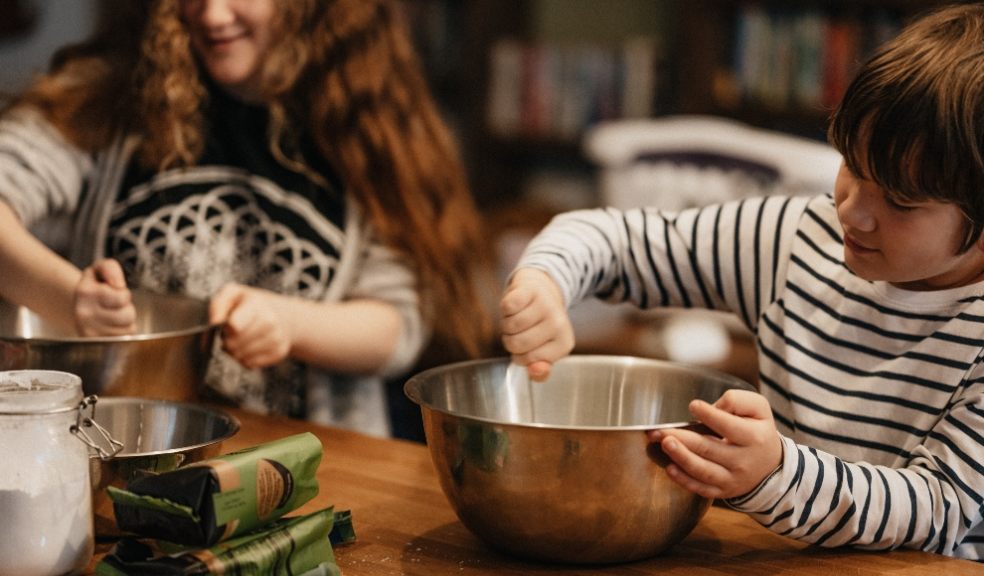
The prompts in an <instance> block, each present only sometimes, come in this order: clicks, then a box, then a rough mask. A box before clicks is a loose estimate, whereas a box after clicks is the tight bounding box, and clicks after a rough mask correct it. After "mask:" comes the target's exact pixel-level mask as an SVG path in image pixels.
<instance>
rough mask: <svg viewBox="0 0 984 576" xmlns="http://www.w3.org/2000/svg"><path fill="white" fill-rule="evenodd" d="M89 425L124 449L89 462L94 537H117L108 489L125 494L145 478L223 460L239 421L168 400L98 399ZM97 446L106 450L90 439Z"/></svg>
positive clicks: (207, 409)
mask: <svg viewBox="0 0 984 576" xmlns="http://www.w3.org/2000/svg"><path fill="white" fill-rule="evenodd" d="M92 419H93V420H94V421H95V422H96V423H97V424H99V426H101V427H102V428H103V429H105V430H106V432H108V434H109V436H110V437H112V438H114V439H115V440H118V441H120V442H122V443H123V449H122V451H120V452H119V453H118V454H117V455H115V456H113V457H112V458H110V459H108V460H103V459H101V458H99V457H98V456H95V455H93V456H91V457H90V459H89V475H90V480H91V482H92V509H93V512H94V514H95V528H96V535H97V536H100V537H106V536H117V535H119V533H120V532H119V529H118V528H117V527H116V518H115V516H114V515H113V504H112V502H111V501H110V500H109V496H107V495H106V487H107V486H116V487H117V488H124V487H125V486H126V483H127V482H129V481H130V480H132V479H133V478H135V477H136V476H137V475H139V474H143V473H145V472H167V471H169V470H174V469H175V468H177V467H178V466H183V465H187V464H191V463H192V462H198V461H199V460H205V459H207V458H211V457H213V456H218V455H220V454H222V453H223V452H221V450H222V443H223V442H224V441H225V440H228V439H229V438H231V437H233V436H234V435H235V434H236V433H237V432H238V431H239V421H238V420H236V418H235V417H233V416H231V415H229V414H226V413H225V412H223V411H221V410H217V409H214V408H209V407H206V406H200V405H197V404H189V403H185V402H173V401H168V400H150V399H145V398H127V397H102V398H99V400H98V401H97V402H96V404H95V406H94V407H93V411H92ZM95 441H96V443H97V444H105V443H104V442H101V439H100V438H98V437H97V438H95Z"/></svg>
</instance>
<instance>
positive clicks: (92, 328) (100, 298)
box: [75, 258, 137, 336]
mask: <svg viewBox="0 0 984 576" xmlns="http://www.w3.org/2000/svg"><path fill="white" fill-rule="evenodd" d="M136 321H137V309H136V308H135V307H134V306H133V300H132V295H131V293H130V289H129V288H127V287H126V277H125V275H124V274H123V268H122V267H121V266H120V264H119V262H117V261H116V260H113V259H111V258H107V259H104V260H100V261H98V262H96V263H95V264H93V265H91V266H89V267H88V268H86V269H85V270H83V271H82V278H81V279H80V280H79V283H78V284H77V285H76V286H75V327H76V329H77V330H78V332H79V334H80V335H82V336H123V335H126V334H133V333H134V332H136V329H137V324H136Z"/></svg>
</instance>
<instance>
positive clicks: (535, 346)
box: [499, 268, 574, 380]
mask: <svg viewBox="0 0 984 576" xmlns="http://www.w3.org/2000/svg"><path fill="white" fill-rule="evenodd" d="M499 311H500V313H501V314H502V325H501V328H502V344H503V346H505V348H506V350H508V351H509V353H510V354H512V359H513V362H515V363H517V364H521V365H525V366H526V367H527V370H528V371H529V375H530V378H532V379H533V380H544V379H546V378H547V376H549V375H550V368H551V366H552V365H553V363H554V362H556V361H557V360H559V359H561V358H563V357H564V356H566V355H568V354H570V352H571V350H573V349H574V327H573V326H572V325H571V320H570V318H569V317H568V315H567V306H566V305H565V303H564V296H563V293H562V292H561V290H560V287H559V286H558V285H557V283H556V282H554V281H553V279H552V278H550V276H549V275H548V274H547V273H546V272H543V271H541V270H536V269H533V268H521V269H519V270H517V271H516V272H515V273H514V274H513V276H512V279H511V280H510V281H509V285H508V286H507V287H506V291H505V294H503V296H502V300H501V301H500V302H499Z"/></svg>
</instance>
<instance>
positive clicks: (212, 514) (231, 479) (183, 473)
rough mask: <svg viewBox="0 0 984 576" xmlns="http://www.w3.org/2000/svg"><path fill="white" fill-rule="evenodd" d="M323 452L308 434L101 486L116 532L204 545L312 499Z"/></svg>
mask: <svg viewBox="0 0 984 576" xmlns="http://www.w3.org/2000/svg"><path fill="white" fill-rule="evenodd" d="M321 452H322V450H321V442H320V441H319V440H318V438H317V437H316V436H314V435H313V434H311V433H309V432H306V433H304V434H297V435H294V436H289V437H287V438H282V439H280V440H275V441H273V442H268V443H266V444H260V445H259V446H254V447H251V448H246V449H244V450H239V451H237V452H233V453H231V454H226V455H224V456H219V457H217V458H212V459H209V460H203V461H201V462H196V463H194V464H189V465H188V466H184V467H182V468H178V469H177V470H172V471H170V472H164V473H162V474H157V475H152V476H146V477H143V478H137V479H135V480H133V481H131V482H130V483H129V484H127V489H126V490H121V489H119V488H115V487H112V486H110V487H109V488H107V489H106V490H107V492H108V494H109V497H110V499H112V501H113V511H114V512H115V514H116V523H117V525H118V526H119V528H120V529H121V530H124V531H127V532H133V533H135V534H138V535H140V536H145V537H149V538H157V539H161V540H168V541H171V542H175V543H179V544H185V545H190V546H198V547H206V546H211V545H213V544H215V543H216V542H220V541H223V540H227V539H229V538H231V537H233V536H237V535H240V534H244V533H246V532H249V531H251V530H253V529H254V528H258V527H260V526H263V525H264V524H268V523H269V522H271V521H273V520H276V519H277V518H280V517H281V516H283V515H284V514H286V513H288V512H290V511H292V510H296V509H297V508H299V507H300V506H301V505H302V504H304V503H305V502H307V501H308V500H311V499H312V498H314V497H315V495H317V493H318V479H317V471H318V465H319V464H320V463H321Z"/></svg>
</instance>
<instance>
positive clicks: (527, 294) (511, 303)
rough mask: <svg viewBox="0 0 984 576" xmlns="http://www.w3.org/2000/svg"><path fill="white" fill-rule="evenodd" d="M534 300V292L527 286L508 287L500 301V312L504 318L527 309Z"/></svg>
mask: <svg viewBox="0 0 984 576" xmlns="http://www.w3.org/2000/svg"><path fill="white" fill-rule="evenodd" d="M532 301H533V292H532V291H531V290H528V289H526V288H525V287H515V288H508V289H506V292H505V294H503V296H502V299H501V300H500V301H499V312H500V313H501V314H502V317H503V318H509V317H511V316H513V315H514V314H518V313H519V312H521V311H522V310H524V309H526V308H527V307H528V306H529V305H530V302H532Z"/></svg>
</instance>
